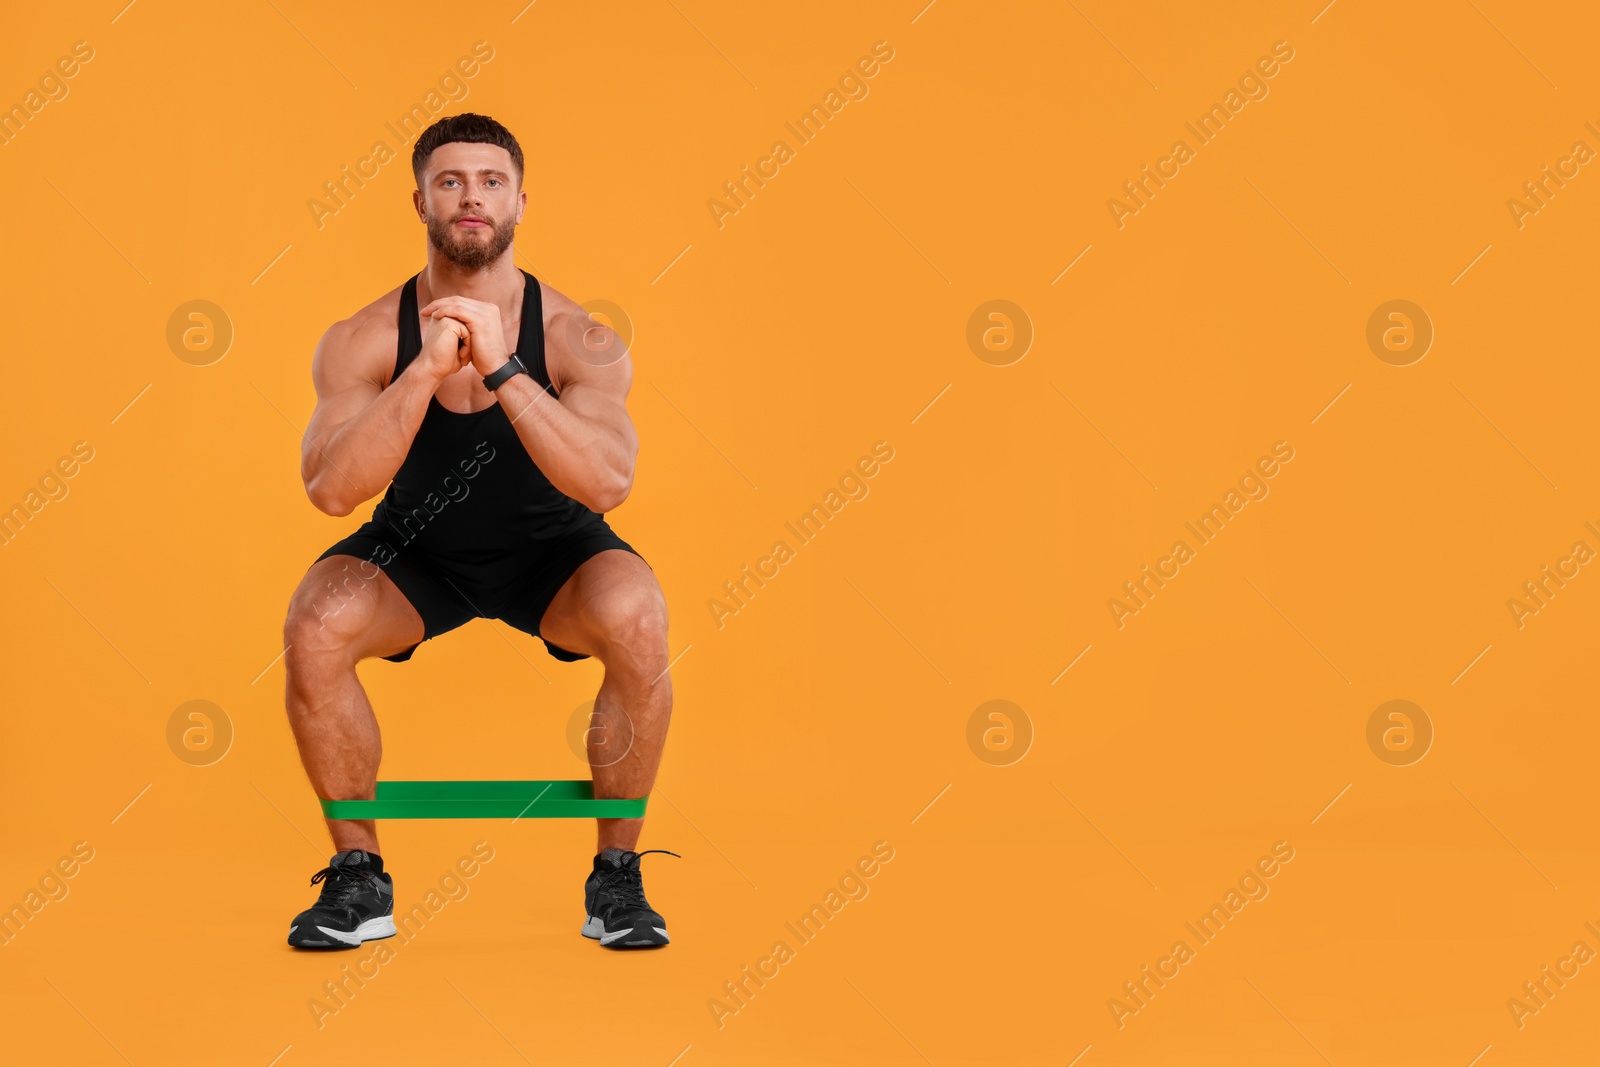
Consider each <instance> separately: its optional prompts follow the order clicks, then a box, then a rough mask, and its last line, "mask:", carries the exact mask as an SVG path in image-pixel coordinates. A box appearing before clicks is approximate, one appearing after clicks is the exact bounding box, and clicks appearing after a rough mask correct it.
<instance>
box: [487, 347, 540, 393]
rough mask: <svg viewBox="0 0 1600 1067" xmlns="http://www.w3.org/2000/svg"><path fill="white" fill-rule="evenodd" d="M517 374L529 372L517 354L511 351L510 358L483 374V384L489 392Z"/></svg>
mask: <svg viewBox="0 0 1600 1067" xmlns="http://www.w3.org/2000/svg"><path fill="white" fill-rule="evenodd" d="M518 374H530V372H529V370H528V368H527V367H526V366H525V365H524V364H523V362H522V360H520V359H518V358H517V354H516V353H515V352H513V353H511V358H510V359H508V360H506V362H505V365H504V366H502V367H500V368H499V369H498V370H496V371H494V372H492V373H490V374H488V375H485V376H484V379H483V384H484V387H485V388H486V389H488V390H489V391H490V392H493V391H494V390H496V389H498V388H500V386H501V385H503V384H505V382H506V381H507V380H508V379H510V378H512V377H513V376H515V375H518ZM530 377H531V374H530Z"/></svg>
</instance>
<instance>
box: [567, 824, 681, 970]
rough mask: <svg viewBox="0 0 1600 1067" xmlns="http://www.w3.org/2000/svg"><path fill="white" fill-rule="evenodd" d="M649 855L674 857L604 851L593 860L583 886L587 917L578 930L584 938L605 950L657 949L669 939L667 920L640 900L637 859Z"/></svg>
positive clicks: (612, 850) (659, 850)
mask: <svg viewBox="0 0 1600 1067" xmlns="http://www.w3.org/2000/svg"><path fill="white" fill-rule="evenodd" d="M652 852H666V854H667V855H669V856H677V855H678V854H677V853H676V852H667V850H666V849H664V848H651V849H646V850H645V851H643V852H628V851H625V850H623V849H620V848H608V849H606V850H605V851H604V852H602V853H600V855H598V856H596V857H595V858H594V873H593V874H591V875H589V880H588V881H586V882H584V883H583V908H584V912H585V914H587V915H588V919H587V920H585V922H584V924H583V929H582V930H581V931H580V933H582V934H583V936H584V937H592V938H595V939H596V940H598V941H599V942H600V944H602V945H604V946H605V947H606V948H657V947H659V946H661V945H665V944H666V943H667V942H668V941H670V940H672V939H671V938H669V937H668V936H667V920H665V919H663V918H662V917H661V914H660V913H659V912H657V911H655V910H654V909H652V908H651V907H650V902H649V901H647V900H645V899H644V882H643V881H642V880H641V879H640V877H639V857H640V856H648V855H649V854H650V853H652ZM678 858H679V859H682V858H683V857H681V856H679V857H678Z"/></svg>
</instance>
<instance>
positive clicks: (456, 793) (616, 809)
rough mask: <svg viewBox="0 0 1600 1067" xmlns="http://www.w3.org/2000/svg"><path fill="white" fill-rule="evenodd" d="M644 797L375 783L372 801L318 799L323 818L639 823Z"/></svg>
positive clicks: (541, 786)
mask: <svg viewBox="0 0 1600 1067" xmlns="http://www.w3.org/2000/svg"><path fill="white" fill-rule="evenodd" d="M649 799H650V798H649V797H636V798H632V799H616V800H596V799H595V796H594V783H593V782H590V781H587V780H584V779H570V780H557V781H537V782H379V783H378V787H377V792H376V799H374V800H324V801H322V814H323V815H324V816H326V817H327V818H329V819H642V818H644V806H645V802H646V801H647V800H649Z"/></svg>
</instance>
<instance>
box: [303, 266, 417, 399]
mask: <svg viewBox="0 0 1600 1067" xmlns="http://www.w3.org/2000/svg"><path fill="white" fill-rule="evenodd" d="M404 285H405V283H404V282H402V283H401V284H400V285H396V286H395V287H394V288H393V289H391V290H389V291H388V292H386V293H384V294H383V295H382V296H380V297H378V298H377V299H376V300H373V301H372V302H371V303H369V304H367V305H366V306H365V307H363V308H361V309H360V310H358V311H356V312H355V313H354V314H352V315H351V316H350V317H348V318H344V319H340V320H339V321H338V322H335V323H334V324H333V325H331V326H329V327H328V329H327V330H326V331H325V332H324V333H323V335H322V340H321V342H320V343H319V344H318V346H317V352H318V356H319V357H320V358H333V359H337V360H338V361H339V363H340V364H341V365H342V368H341V369H342V370H344V371H345V372H346V373H349V374H354V375H358V376H360V377H364V378H370V379H371V380H373V381H375V382H377V383H379V384H380V385H383V386H387V385H388V384H389V378H390V376H391V375H392V374H393V373H394V358H395V350H396V345H397V344H398V343H399V339H400V290H401V289H402V288H404Z"/></svg>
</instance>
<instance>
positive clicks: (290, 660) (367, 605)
mask: <svg viewBox="0 0 1600 1067" xmlns="http://www.w3.org/2000/svg"><path fill="white" fill-rule="evenodd" d="M411 167H412V171H413V172H414V174H415V176H416V181H417V190H416V192H414V193H413V194H412V201H413V203H414V205H415V207H416V211H417V217H418V219H419V221H421V222H422V224H423V225H424V226H425V227H426V228H427V234H428V263H427V266H426V267H425V268H423V269H422V271H421V272H419V273H418V274H416V275H415V276H414V277H412V278H410V279H408V280H407V281H406V282H404V283H403V284H402V285H400V286H398V287H397V288H395V289H393V290H391V291H390V292H388V293H386V294H385V295H384V296H382V297H380V298H379V299H378V300H377V301H375V302H373V303H371V304H369V305H367V306H366V307H364V308H362V309H361V310H360V311H358V312H356V313H355V314H354V315H353V316H351V317H350V318H348V319H345V320H343V321H341V322H337V323H335V324H334V325H333V326H331V327H330V328H329V329H328V331H327V333H325V334H324V335H323V337H322V340H321V342H320V343H319V344H318V346H317V351H316V354H315V356H314V357H313V359H312V365H311V376H312V381H313V383H314V384H315V386H316V391H317V406H316V411H315V413H314V414H313V415H312V417H311V423H310V425H309V426H308V427H307V429H306V434H305V440H304V447H303V455H302V460H301V476H302V478H303V479H304V481H305V485H306V492H307V494H308V495H309V496H310V498H311V502H312V503H313V504H315V505H316V506H317V507H318V508H319V509H320V510H322V511H325V512H327V513H328V514H330V515H348V514H350V512H351V511H353V510H354V509H355V507H356V506H357V505H358V504H360V503H361V502H362V501H365V500H369V499H371V498H372V497H374V496H376V495H377V494H378V492H379V491H382V490H384V488H385V486H387V490H386V491H385V492H384V495H383V500H382V501H381V502H379V504H378V505H377V507H376V508H375V509H374V511H373V513H372V518H371V519H370V520H369V521H367V522H366V523H364V524H363V525H362V526H361V527H360V528H359V529H357V530H356V531H355V532H354V533H352V534H350V536H348V537H346V538H344V539H343V540H341V541H339V542H338V543H337V544H335V545H333V546H332V547H331V548H329V549H328V550H327V551H326V552H324V553H323V554H322V555H321V556H320V557H318V559H317V561H316V562H315V563H314V564H313V565H312V567H311V568H310V570H308V571H307V572H306V575H305V578H304V579H302V581H301V582H300V585H299V587H298V588H297V589H296V590H295V592H294V596H293V598H292V599H291V601H290V604H289V611H288V617H287V619H286V621H285V623H284V642H285V644H286V645H287V646H288V651H287V653H286V655H285V662H286V664H287V666H288V685H287V704H288V712H289V722H290V725H291V727H292V728H293V731H294V736H295V741H296V743H297V745H298V747H299V750H300V759H301V762H302V763H303V764H304V765H305V769H306V774H307V776H308V777H309V778H310V780H311V784H312V787H313V788H314V789H315V790H316V793H317V796H319V797H321V798H324V799H351V800H360V799H372V798H373V795H374V791H373V785H374V782H375V781H376V780H377V775H378V761H379V758H380V756H381V754H382V744H381V741H380V738H379V733H378V721H377V719H376V717H375V716H374V715H373V712H372V705H371V704H370V703H369V702H368V700H367V696H366V693H365V691H364V690H363V689H362V687H361V683H360V681H359V680H358V678H357V677H356V663H357V662H358V661H360V660H363V659H367V658H370V657H373V656H381V657H382V658H384V659H386V660H390V661H393V662H401V661H404V660H407V659H410V658H411V654H412V653H413V652H414V651H416V649H417V647H418V645H420V644H421V643H422V642H423V641H426V640H428V639H429V638H432V637H437V636H438V635H439V634H442V633H444V632H446V631H448V630H452V629H455V628H456V627H458V626H460V625H462V624H463V623H465V622H466V621H467V620H469V619H473V618H480V617H481V618H491V619H501V620H503V621H505V622H506V623H508V624H510V625H511V626H514V627H516V628H517V629H519V630H522V631H524V632H525V633H528V634H532V635H536V636H538V637H540V638H541V639H543V641H544V643H545V646H546V647H547V648H548V649H549V651H550V654H551V655H552V656H554V657H555V658H556V659H559V660H568V661H571V660H580V659H585V658H587V657H589V656H594V657H596V658H598V659H599V660H600V662H601V663H602V664H604V666H605V678H604V681H603V683H602V684H601V686H600V693H599V695H598V696H597V697H596V699H595V712H594V714H595V718H594V720H593V725H592V726H591V729H590V731H589V735H588V737H589V758H590V764H591V768H592V775H593V778H594V795H595V796H596V797H599V798H610V797H642V796H646V795H647V794H648V793H649V792H650V790H651V788H652V787H653V785H654V783H655V776H656V768H657V766H658V765H659V763H660V760H661V750H662V746H663V744H664V743H665V740H666V733H667V723H668V720H669V718H670V717H671V711H672V682H671V679H670V678H669V676H668V675H667V663H668V659H667V611H666V601H665V598H664V597H663V596H662V593H661V587H660V586H659V585H658V584H657V582H656V579H655V573H654V570H653V569H652V568H651V566H650V565H649V564H648V563H646V562H645V560H644V559H643V558H642V557H641V556H640V555H639V554H638V553H637V552H635V551H634V549H633V547H632V546H631V545H629V544H628V543H627V542H626V541H624V540H622V538H620V537H618V536H617V535H616V534H615V533H614V532H612V530H611V527H610V526H609V525H607V523H606V521H605V519H604V518H603V514H604V513H605V512H607V511H610V510H611V509H613V508H615V507H616V506H617V505H618V504H621V503H622V502H623V500H625V499H626V498H627V495H628V492H629V490H630V489H631V488H632V485H633V474H634V459H635V457H636V456H637V454H638V450H639V440H638V436H637V435H636V434H635V432H634V428H633V425H632V423H631V422H630V421H629V419H628V412H627V408H626V407H625V405H624V401H625V398H626V397H627V394H628V388H629V385H630V383H631V381H632V377H633V370H632V363H631V361H630V360H629V358H628V355H627V353H626V351H625V350H624V348H623V345H622V341H621V338H619V337H618V336H617V334H616V333H615V332H614V331H612V330H611V329H609V328H607V327H605V326H602V325H600V324H598V323H596V322H595V321H594V320H593V319H591V318H590V317H589V316H588V315H587V314H586V313H585V312H584V311H583V309H582V308H580V307H578V306H577V305H576V304H575V303H573V301H571V300H569V299H568V298H567V297H565V296H563V295H562V294H560V293H558V292H556V291H555V290H554V289H551V288H550V287H549V286H547V285H544V284H542V283H541V282H539V281H538V280H537V279H535V278H534V277H533V276H532V275H530V274H527V273H526V272H524V271H522V270H521V269H519V268H518V267H517V265H516V263H515V261H514V259H513V257H512V237H513V235H514V233H515V230H516V226H517V224H518V223H520V222H521V221H522V217H523V212H524V211H525V210H526V208H527V202H528V197H527V194H526V193H525V192H523V191H522V175H523V159H522V149H521V147H520V146H519V145H518V144H517V140H516V138H515V137H513V136H512V135H511V133H510V132H509V131H508V130H506V128H505V127H504V126H502V125H500V123H498V122H496V121H494V120H493V119H491V118H487V117H485V116H481V115H474V114H470V113H469V114H461V115H454V116H450V117H447V118H444V119H441V120H440V121H438V122H437V123H435V124H434V125H432V126H431V127H429V128H428V129H427V130H426V131H424V132H423V133H422V135H421V136H420V137H418V138H417V142H416V145H415V147H414V148H413V151H412V157H411ZM509 652H510V650H509V649H507V648H506V647H505V646H504V645H502V644H497V643H494V642H491V643H490V645H489V646H488V647H486V648H484V649H482V650H481V651H480V654H479V655H478V657H477V658H478V662H480V663H481V664H483V665H484V666H486V667H488V668H489V669H496V668H500V669H508V670H509V669H520V666H521V665H520V664H516V665H515V667H513V664H514V660H513V658H512V656H511V655H508V653H509ZM449 714H453V712H450V713H449ZM624 746H625V750H624V751H623V753H622V755H621V756H618V755H617V754H616V753H617V750H618V749H619V748H624ZM642 821H643V820H640V819H599V820H597V822H598V823H599V854H598V855H597V856H595V858H594V864H593V871H592V873H590V875H589V877H588V880H587V881H586V882H585V885H584V904H585V909H586V910H585V921H584V924H583V928H582V933H583V935H584V936H585V937H591V938H595V939H597V940H598V941H599V942H600V943H601V944H602V945H605V946H607V947H609V948H633V947H646V946H656V945H664V944H666V943H667V940H668V938H667V930H666V922H665V921H664V920H663V919H662V918H661V916H660V914H659V913H657V912H656V911H654V910H652V909H651V907H650V905H649V903H648V902H647V901H646V900H645V896H644V889H643V884H642V883H641V881H640V875H639V856H640V854H639V853H637V852H635V851H634V846H635V845H636V844H637V842H638V839H639V830H640V826H641V823H642ZM328 830H329V833H330V834H331V835H332V837H333V843H334V848H335V849H336V850H337V852H336V854H335V855H334V857H333V859H332V860H331V861H330V862H329V864H328V866H327V867H326V868H324V869H323V870H321V871H318V872H317V873H316V875H315V876H313V877H312V879H311V882H312V884H313V885H315V884H317V883H318V882H321V883H322V892H321V896H320V897H319V898H318V899H317V902H316V904H315V905H313V906H312V907H311V908H309V909H307V910H306V911H303V912H301V913H300V914H299V915H297V916H295V918H294V921H293V922H292V923H291V924H290V929H289V944H291V945H295V946H297V947H303V948H313V947H314V948H353V947H355V946H357V945H360V944H361V943H362V942H363V941H370V940H374V939H376V938H383V937H391V936H393V935H394V933H395V926H394V918H393V912H394V885H393V881H392V879H391V878H390V876H389V874H387V873H385V872H384V870H383V859H382V857H381V856H380V855H379V853H378V838H377V831H376V827H375V825H374V823H373V821H372V820H370V819H366V820H355V819H348V820H341V819H329V820H328ZM652 851H655V850H652Z"/></svg>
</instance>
